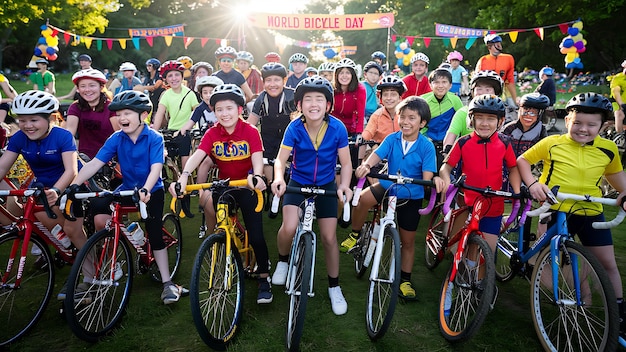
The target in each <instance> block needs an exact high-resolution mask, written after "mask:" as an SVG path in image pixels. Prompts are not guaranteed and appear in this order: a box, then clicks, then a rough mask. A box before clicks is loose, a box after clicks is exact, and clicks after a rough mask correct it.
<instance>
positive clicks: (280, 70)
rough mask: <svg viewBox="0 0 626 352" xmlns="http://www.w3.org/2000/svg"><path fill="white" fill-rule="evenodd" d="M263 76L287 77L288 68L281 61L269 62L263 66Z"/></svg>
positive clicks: (264, 77)
mask: <svg viewBox="0 0 626 352" xmlns="http://www.w3.org/2000/svg"><path fill="white" fill-rule="evenodd" d="M261 76H262V77H263V79H266V78H267V77H269V76H280V77H282V78H285V77H287V69H286V68H285V66H283V64H281V63H280V62H268V63H266V64H265V65H263V66H262V67H261Z"/></svg>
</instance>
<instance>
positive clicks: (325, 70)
mask: <svg viewBox="0 0 626 352" xmlns="http://www.w3.org/2000/svg"><path fill="white" fill-rule="evenodd" d="M317 72H318V75H319V76H321V77H324V78H326V79H327V80H328V82H330V83H331V84H332V83H333V80H334V79H335V64H333V63H332V62H323V63H322V64H321V65H320V66H319V67H318V68H317Z"/></svg>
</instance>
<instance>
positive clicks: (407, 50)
mask: <svg viewBox="0 0 626 352" xmlns="http://www.w3.org/2000/svg"><path fill="white" fill-rule="evenodd" d="M410 52H411V48H406V49H404V51H403V53H404V54H405V55H407V54H408V53H410Z"/></svg>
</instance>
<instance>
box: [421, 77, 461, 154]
mask: <svg viewBox="0 0 626 352" xmlns="http://www.w3.org/2000/svg"><path fill="white" fill-rule="evenodd" d="M428 82H429V83H430V86H431V87H432V89H433V90H432V92H429V93H426V94H424V95H423V96H422V97H423V98H424V100H426V102H427V103H428V106H429V107H430V113H431V116H432V117H431V121H430V123H429V124H428V127H425V128H424V129H423V130H422V133H423V134H425V135H426V137H428V138H430V140H431V141H432V142H433V144H434V145H435V148H436V149H437V165H441V162H442V161H443V140H444V137H445V136H446V132H447V131H448V127H450V123H451V122H452V117H453V116H454V114H455V113H456V112H457V111H458V110H460V109H461V108H462V107H463V102H462V101H461V98H459V97H458V96H457V95H455V94H454V93H451V92H450V88H451V87H452V74H451V73H450V71H448V70H446V69H442V68H438V69H436V70H434V71H433V72H431V74H430V75H429V76H428Z"/></svg>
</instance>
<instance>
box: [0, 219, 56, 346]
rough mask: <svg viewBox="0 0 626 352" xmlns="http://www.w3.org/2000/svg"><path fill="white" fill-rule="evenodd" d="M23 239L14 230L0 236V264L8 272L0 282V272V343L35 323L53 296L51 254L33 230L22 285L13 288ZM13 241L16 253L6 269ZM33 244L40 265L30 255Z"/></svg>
mask: <svg viewBox="0 0 626 352" xmlns="http://www.w3.org/2000/svg"><path fill="white" fill-rule="evenodd" d="M22 241H23V237H22V236H18V234H17V231H12V232H7V233H5V234H3V235H1V236H0V265H2V274H5V275H7V274H8V275H7V281H6V282H3V281H2V279H3V277H2V276H0V321H2V322H3V324H2V329H0V347H2V346H6V345H9V344H10V343H12V342H14V341H16V340H17V339H19V338H20V337H22V336H23V335H24V334H26V333H27V332H28V331H29V330H30V329H31V328H32V327H33V326H35V324H36V323H37V322H38V321H39V319H41V316H42V315H43V313H44V311H45V310H46V307H47V305H48V302H49V301H50V297H51V296H52V288H53V286H54V266H53V258H52V256H51V255H50V250H49V249H48V245H47V244H46V243H45V242H44V241H43V240H41V239H40V238H39V237H38V236H36V235H34V234H33V235H32V236H31V237H30V243H31V245H30V246H29V248H28V254H27V255H26V263H25V265H24V270H23V272H22V282H21V285H20V287H19V288H17V289H16V288H15V279H16V275H17V271H18V269H19V268H18V267H19V259H20V258H19V257H20V253H19V251H21V248H22V243H23V242H22ZM13 244H18V245H19V247H18V253H17V256H16V258H15V261H14V262H13V268H12V269H11V272H10V273H6V265H7V263H8V261H9V258H10V253H11V248H12V246H13ZM33 244H36V245H37V246H38V247H39V248H40V249H41V256H42V257H41V258H42V260H43V261H42V263H43V266H41V268H39V267H38V266H36V265H35V264H36V259H35V257H34V256H32V255H30V250H31V248H32V245H33ZM0 349H2V348H0Z"/></svg>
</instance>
